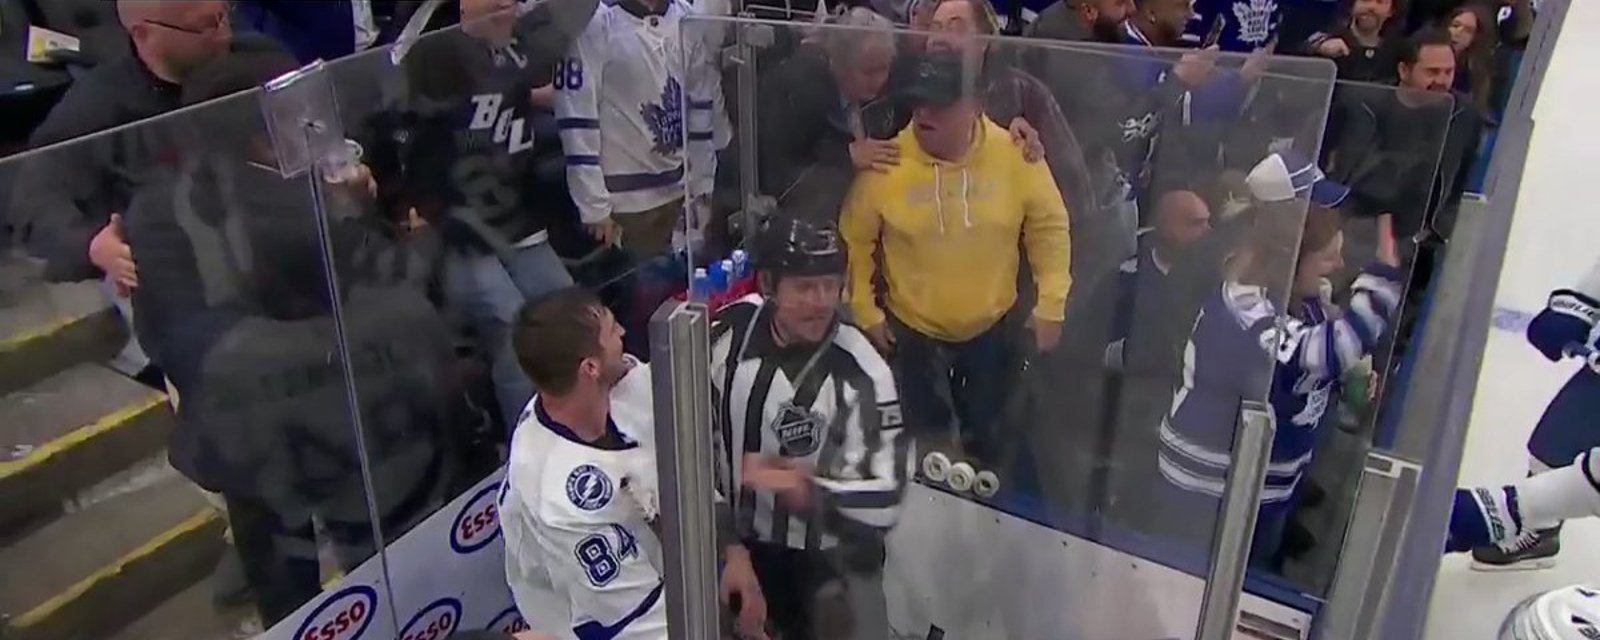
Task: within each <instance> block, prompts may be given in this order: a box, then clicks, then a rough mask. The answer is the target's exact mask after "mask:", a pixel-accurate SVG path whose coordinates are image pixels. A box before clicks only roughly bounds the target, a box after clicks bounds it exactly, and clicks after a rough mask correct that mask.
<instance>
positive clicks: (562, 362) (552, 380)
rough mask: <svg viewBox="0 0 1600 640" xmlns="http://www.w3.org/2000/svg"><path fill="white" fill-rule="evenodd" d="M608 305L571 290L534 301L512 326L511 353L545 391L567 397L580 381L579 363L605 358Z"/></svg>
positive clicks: (521, 311) (529, 303) (590, 295)
mask: <svg viewBox="0 0 1600 640" xmlns="http://www.w3.org/2000/svg"><path fill="white" fill-rule="evenodd" d="M604 310H605V307H604V306H602V305H601V304H600V299H599V298H598V297H596V296H595V295H594V293H592V292H590V291H589V290H588V289H584V288H581V287H568V288H566V289H561V290H559V291H556V292H554V293H551V294H549V295H546V296H544V297H541V298H537V299H535V300H532V301H529V302H528V303H527V304H524V305H523V306H522V309H521V310H520V311H518V312H517V319H516V322H515V323H514V324H513V325H512V327H511V350H512V352H513V353H515V354H516V356H517V364H518V365H521V367H522V371H523V373H526V374H527V375H528V379H529V380H531V381H532V382H533V386H535V387H537V388H538V389H540V390H541V391H545V392H549V393H554V394H562V393H567V392H568V391H571V390H572V387H573V386H574V385H575V384H577V381H578V364H579V363H581V362H583V360H584V359H585V358H592V357H595V356H597V355H599V354H600V317H601V315H602V312H603V311H604Z"/></svg>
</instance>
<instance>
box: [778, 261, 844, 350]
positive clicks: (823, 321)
mask: <svg viewBox="0 0 1600 640" xmlns="http://www.w3.org/2000/svg"><path fill="white" fill-rule="evenodd" d="M843 292H844V276H843V275H823V276H788V277H785V278H781V279H779V280H778V286H777V287H776V288H775V289H774V290H773V295H772V300H773V302H774V303H775V304H776V305H777V311H775V312H774V313H773V316H772V321H773V323H774V324H776V325H777V329H778V333H779V334H781V335H782V336H783V337H784V339H785V340H787V341H789V342H802V343H817V342H821V341H822V339H823V338H824V337H826V336H827V335H828V328H829V327H831V326H833V314H834V313H835V312H836V310H837V309H838V306H839V297H840V295H841V294H842V293H843Z"/></svg>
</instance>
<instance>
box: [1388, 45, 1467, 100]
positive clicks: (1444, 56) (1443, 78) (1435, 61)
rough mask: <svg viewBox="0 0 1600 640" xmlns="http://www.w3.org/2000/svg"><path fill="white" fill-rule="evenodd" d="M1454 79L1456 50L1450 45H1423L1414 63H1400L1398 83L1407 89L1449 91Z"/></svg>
mask: <svg viewBox="0 0 1600 640" xmlns="http://www.w3.org/2000/svg"><path fill="white" fill-rule="evenodd" d="M1455 81H1456V52H1455V50H1454V49H1452V48H1450V47H1446V46H1443V45H1434V46H1431V47H1423V48H1422V51H1421V52H1420V53H1419V54H1418V55H1417V63H1416V64H1406V63H1403V62H1402V63H1400V84H1401V86H1404V87H1405V88H1407V89H1421V90H1426V91H1449V90H1450V87H1451V86H1452V85H1454V84H1455Z"/></svg>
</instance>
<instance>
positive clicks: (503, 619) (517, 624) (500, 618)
mask: <svg viewBox="0 0 1600 640" xmlns="http://www.w3.org/2000/svg"><path fill="white" fill-rule="evenodd" d="M484 628H486V629H488V630H490V631H498V632H500V633H504V634H506V635H511V634H514V633H522V632H523V631H531V630H532V628H531V627H529V626H528V621H527V620H524V619H523V618H522V612H521V611H517V608H516V607H512V608H510V609H506V610H505V611H501V612H500V615H497V616H495V617H494V621H493V622H490V623H489V626H487V627H484Z"/></svg>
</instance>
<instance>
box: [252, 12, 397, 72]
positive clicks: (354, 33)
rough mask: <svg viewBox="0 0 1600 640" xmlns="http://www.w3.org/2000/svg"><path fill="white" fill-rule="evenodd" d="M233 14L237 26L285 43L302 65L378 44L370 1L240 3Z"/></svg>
mask: <svg viewBox="0 0 1600 640" xmlns="http://www.w3.org/2000/svg"><path fill="white" fill-rule="evenodd" d="M233 11H234V13H233V18H234V20H236V21H237V22H238V24H239V26H241V27H244V28H246V29H248V30H251V31H258V32H261V33H265V34H267V35H269V36H272V37H273V38H274V39H276V40H277V41H279V42H282V43H284V44H285V45H287V46H288V47H289V50H290V51H292V52H294V56H295V58H297V59H299V60H300V63H301V64H309V63H310V62H311V61H313V60H319V59H320V60H336V59H339V58H343V57H345V56H347V55H350V54H352V53H355V52H357V51H364V50H366V49H367V48H368V47H371V46H372V45H374V44H376V43H377V42H378V24H377V22H376V21H375V20H374V17H373V14H372V0H332V1H329V0H323V1H321V2H274V1H273V0H240V1H239V2H236V3H235V4H234V7H233Z"/></svg>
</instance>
